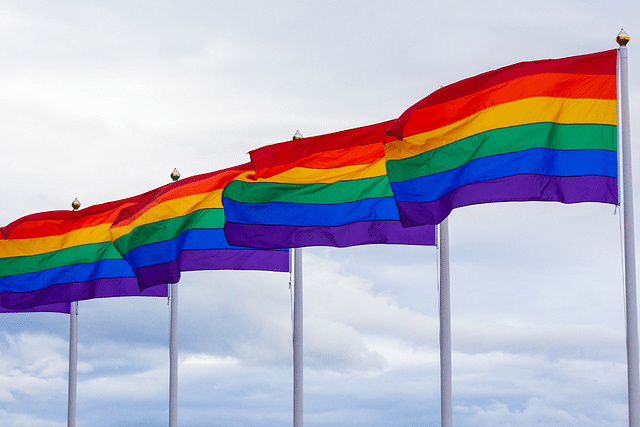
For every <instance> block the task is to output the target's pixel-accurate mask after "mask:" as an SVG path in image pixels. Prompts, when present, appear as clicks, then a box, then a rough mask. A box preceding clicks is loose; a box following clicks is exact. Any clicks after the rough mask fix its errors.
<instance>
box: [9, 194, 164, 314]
mask: <svg viewBox="0 0 640 427" xmlns="http://www.w3.org/2000/svg"><path fill="white" fill-rule="evenodd" d="M135 201H136V198H135V197H134V198H129V199H125V200H118V201H114V202H108V203H103V204H100V205H95V206H90V207H88V208H85V209H81V210H78V211H51V212H42V213H36V214H32V215H28V216H25V217H23V218H20V219H18V220H16V221H14V222H12V223H11V224H9V225H7V226H6V227H3V228H1V229H0V232H1V233H0V234H1V235H2V239H0V307H2V308H4V309H6V310H10V311H11V310H14V311H28V310H30V311H48V310H45V309H47V308H48V309H52V311H57V310H58V309H60V307H63V306H64V305H65V304H66V305H67V306H68V305H69V304H68V303H70V302H73V301H80V300H86V299H92V298H109V297H121V296H167V294H168V289H167V287H166V286H165V287H157V288H152V289H149V290H147V291H145V292H143V293H141V291H140V287H139V285H138V280H137V279H136V277H135V274H134V272H133V270H132V269H131V267H130V266H129V264H128V263H127V262H126V261H125V260H124V259H123V258H122V256H120V254H119V253H118V251H117V250H116V249H115V247H114V246H113V243H112V242H111V237H110V235H109V227H110V226H111V223H112V221H113V220H114V219H115V218H116V216H117V215H118V212H119V211H120V209H122V208H123V207H125V206H127V205H129V204H132V203H135ZM59 303H60V304H62V303H64V304H63V306H58V308H57V309H56V307H55V305H56V304H59ZM51 304H54V306H50V305H51ZM38 307H40V308H41V309H40V310H39V309H38Z"/></svg>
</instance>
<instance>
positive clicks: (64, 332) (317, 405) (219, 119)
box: [0, 0, 640, 427]
mask: <svg viewBox="0 0 640 427" xmlns="http://www.w3.org/2000/svg"><path fill="white" fill-rule="evenodd" d="M638 16H640V3H638V2H632V1H630V0H623V1H620V2H615V3H611V2H603V1H595V0H593V1H592V0H589V1H566V0H538V1H535V2H531V1H523V0H515V1H514V0H509V1H507V0H488V1H482V2H478V1H470V0H462V1H456V0H453V1H447V2H444V1H442V2H436V1H411V2H398V1H397V0H396V1H375V0H373V1H368V2H364V1H351V0H340V1H324V2H314V3H311V2H308V3H307V2H293V1H291V2H286V1H270V2H257V1H253V2H252V1H243V0H235V1H216V2H211V1H192V0H186V1H180V2H178V1H175V2H172V1H165V0H154V1H135V2H131V1H95V0H82V1H80V0H78V1H73V0H62V1H56V2H51V1H29V2H25V1H22V0H15V1H7V0H0V58H1V60H0V153H1V158H2V177H3V180H2V185H0V226H4V225H6V224H8V223H10V222H11V221H13V220H15V219H17V218H19V217H21V216H24V215H27V214H30V213H34V212H42V211H48V210H57V209H70V204H71V201H72V200H73V199H74V198H75V197H77V198H78V199H79V200H80V201H81V203H82V205H83V206H84V207H86V206H90V205H92V204H97V203H102V202H106V201H109V200H114V199H119V198H123V197H128V196H132V195H136V194H140V193H142V192H145V191H147V190H150V189H152V188H155V187H158V186H161V185H163V184H166V183H168V182H169V181H170V178H169V174H170V172H171V171H172V170H173V168H174V167H175V168H177V169H178V170H179V171H180V173H181V174H182V176H183V177H187V176H191V175H195V174H198V173H203V172H208V171H214V170H218V169H222V168H226V167H229V166H233V165H236V164H240V163H244V162H246V161H248V160H249V157H248V155H247V152H248V151H249V150H251V149H254V148H257V147H260V146H263V145H267V144H272V143H277V142H281V141H285V140H289V139H291V137H292V135H293V134H294V133H295V131H296V130H300V132H301V133H302V134H303V135H305V136H312V135H318V134H322V133H327V132H333V131H338V130H342V129H347V128H353V127H357V126H363V125H368V124H373V123H377V122H380V121H383V120H389V119H393V118H396V117H397V116H399V115H400V114H401V113H402V112H403V111H404V110H405V109H406V108H408V107H410V106H411V105H412V104H414V103H415V102H416V101H418V100H420V99H422V98H423V97H425V96H427V95H428V94H429V93H430V92H432V91H434V90H436V89H437V88H439V87H440V86H443V85H446V84H449V83H453V82H455V81H457V80H460V79H463V78H466V77H469V76H472V75H475V74H479V73H482V72H485V71H489V70H492V69H495V68H499V67H502V66H505V65H509V64H512V63H515V62H519V61H524V60H535V59H546V58H558V57H565V56H572V55H579V54H585V53H591V52H596V51H602V50H606V49H612V48H615V47H617V44H616V43H615V37H616V35H617V34H618V32H619V31H620V28H624V29H625V30H626V31H627V33H628V34H629V35H630V36H631V42H630V44H629V65H630V98H631V137H632V143H633V144H635V145H636V146H635V147H633V148H632V149H633V150H634V158H633V161H634V163H635V165H636V166H637V165H640V148H639V147H638V146H637V142H638V140H639V139H638V136H639V135H640V59H639V58H640V54H639V53H638V52H640V49H637V48H636V46H640V25H639V24H638ZM636 169H638V168H636ZM634 173H635V176H636V181H635V187H636V189H637V188H640V182H639V180H640V178H639V177H640V169H638V170H637V171H634ZM636 200H640V194H637V196H636ZM637 204H638V203H636V206H637ZM636 212H640V210H639V209H636ZM449 227H450V235H451V240H450V258H451V311H452V340H453V344H452V347H453V358H452V359H453V424H454V425H455V426H474V427H475V426H487V427H488V426H491V427H494V426H505V427H506V426H509V427H527V426H539V425H545V426H581V427H582V426H587V427H591V426H598V427H607V426H620V425H624V424H626V423H627V404H626V402H627V383H626V352H625V337H624V334H625V323H624V293H623V285H622V258H621V257H622V255H621V250H620V247H621V243H620V228H621V227H620V216H619V214H616V213H615V212H614V207H613V206H611V205H598V204H580V205H561V204H554V203H501V204H493V205H483V206H471V207H466V208H461V209H458V210H456V211H454V212H453V213H452V215H451V216H450V221H449ZM303 252H304V267H303V269H304V304H305V308H304V314H305V318H304V325H305V330H304V334H305V335H304V344H305V348H304V350H305V354H304V362H305V371H304V379H305V383H304V393H305V396H304V412H305V413H304V420H305V425H306V426H309V427H325V426H326V427H329V426H363V427H364V426H366V427H377V426H381V427H382V426H384V427H387V426H438V425H439V424H440V396H439V390H440V384H439V362H438V307H437V296H438V294H437V278H436V277H437V274H436V251H435V249H434V248H432V247H412V246H383V245H380V246H366V247H357V248H348V249H333V248H310V249H305V250H304V251H303ZM179 289H180V299H179V305H180V308H179V311H180V314H179V330H180V332H179V409H178V420H179V425H180V426H181V427H201V426H286V425H291V424H292V395H293V393H292V386H293V385H292V384H293V381H292V361H291V354H292V346H291V295H290V291H289V275H288V274H286V273H264V272H224V271H212V272H193V273H185V274H183V276H182V279H181V281H180V284H179ZM79 305H80V307H79V318H78V324H79V326H78V329H79V338H78V339H79V349H78V372H79V373H78V397H77V425H78V426H79V427H81V426H87V427H89V426H91V427H111V426H119V427H120V426H123V427H127V426H136V427H146V426H163V425H167V424H168V396H169V308H168V305H167V299H166V298H120V299H110V300H93V301H83V302H80V304H79ZM68 339H69V317H68V316H67V315H64V314H42V313H29V314H3V315H0V424H1V425H2V426H7V427H25V426H29V427H31V426H35V427H40V426H43V427H44V426H46V427H51V426H53V427H56V426H59V427H62V426H66V418H67V374H68Z"/></svg>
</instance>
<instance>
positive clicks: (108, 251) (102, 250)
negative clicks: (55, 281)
mask: <svg viewBox="0 0 640 427" xmlns="http://www.w3.org/2000/svg"><path fill="white" fill-rule="evenodd" d="M106 259H122V256H121V255H120V253H118V251H117V250H116V248H115V247H114V246H113V244H112V243H111V242H103V243H91V244H88V245H80V246H74V247H72V248H66V249H61V250H59V251H54V252H48V253H46V254H39V255H30V256H19V257H12V258H1V259H0V277H6V276H13V275H15V274H24V273H34V272H36V271H42V270H47V269H50V268H56V267H64V266H66V265H74V264H84V263H90V262H96V261H101V260H106Z"/></svg>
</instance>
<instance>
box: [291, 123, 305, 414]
mask: <svg viewBox="0 0 640 427" xmlns="http://www.w3.org/2000/svg"><path fill="white" fill-rule="evenodd" d="M302 138H303V136H302V134H301V133H300V131H299V130H297V131H296V133H295V134H294V135H293V138H292V139H293V140H296V139H302ZM292 250H293V427H302V423H303V405H302V402H303V388H302V387H303V363H302V353H303V346H302V335H303V334H302V331H303V325H302V248H294V249H292Z"/></svg>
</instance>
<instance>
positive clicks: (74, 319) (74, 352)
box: [67, 197, 81, 427]
mask: <svg viewBox="0 0 640 427" xmlns="http://www.w3.org/2000/svg"><path fill="white" fill-rule="evenodd" d="M80 206H81V205H80V201H79V200H78V198H77V197H76V198H74V199H73V202H71V208H72V209H73V210H74V211H77V210H78V209H80ZM77 388H78V302H77V301H74V302H71V303H70V306H69V388H68V390H67V427H75V426H76V393H77Z"/></svg>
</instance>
